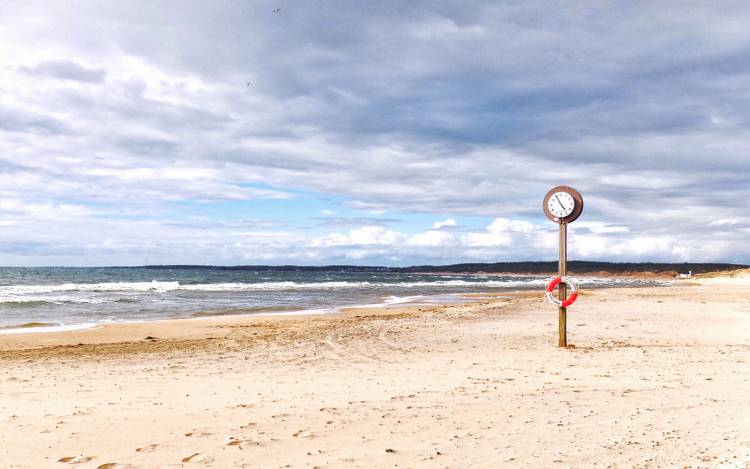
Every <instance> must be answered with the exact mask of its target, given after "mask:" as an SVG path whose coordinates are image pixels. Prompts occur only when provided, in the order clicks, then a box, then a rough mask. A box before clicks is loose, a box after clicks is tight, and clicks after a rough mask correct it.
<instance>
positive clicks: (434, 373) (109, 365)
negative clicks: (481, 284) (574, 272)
mask: <svg viewBox="0 0 750 469" xmlns="http://www.w3.org/2000/svg"><path fill="white" fill-rule="evenodd" d="M749 300H750V292H749V291H748V289H747V288H746V285H743V286H737V285H731V284H722V285H709V286H701V285H693V284H690V283H680V284H677V285H674V286H673V287H672V288H663V287H656V288H616V289H596V290H586V291H584V294H583V296H582V298H581V299H580V300H579V302H577V303H576V304H575V305H574V307H572V308H571V310H570V312H569V319H568V321H569V340H570V343H572V344H574V346H575V347H574V348H571V349H559V348H557V347H556V330H557V324H556V312H555V310H554V308H553V307H552V306H551V305H549V304H548V303H546V302H545V301H544V299H543V298H541V295H540V294H539V292H537V291H530V292H520V293H514V294H510V295H509V294H505V293H504V294H503V297H502V298H497V297H493V295H483V296H481V297H479V298H477V301H476V302H474V303H469V304H451V305H431V306H415V307H398V308H385V309H384V308H375V309H347V310H343V311H342V312H341V313H340V314H337V315H325V316H302V317H294V316H285V317H263V318H261V317H252V316H228V317H211V318H207V319H202V320H169V321H160V322H158V323H139V324H131V325H122V324H114V325H111V326H108V327H102V328H99V329H95V330H89V331H81V332H65V333H56V334H49V335H46V336H44V335H41V334H40V335H35V334H28V335H21V336H2V337H0V344H2V345H1V346H0V383H2V388H3V394H4V396H6V397H7V399H5V400H4V401H3V402H1V403H0V411H2V412H3V413H4V415H6V418H4V419H0V439H2V444H0V460H2V461H3V462H4V464H6V466H9V467H49V466H55V465H59V463H58V461H60V462H66V463H71V462H73V463H76V464H77V465H76V467H81V468H99V467H106V468H118V469H120V468H126V467H164V466H175V467H283V466H287V465H290V466H292V467H305V466H309V467H313V466H319V467H341V468H344V467H346V468H349V467H393V466H394V464H398V465H399V466H402V467H420V466H440V467H451V468H452V467H468V466H470V467H519V468H520V467H583V466H586V467H591V466H594V465H599V464H601V465H602V466H603V467H604V466H607V465H608V464H612V463H613V462H615V461H616V462H617V463H618V465H621V467H673V466H677V467H695V468H699V467H702V468H709V467H744V466H741V465H735V466H731V465H730V466H727V465H726V464H740V463H742V464H747V463H750V371H748V368H747V366H746V364H747V362H748V361H749V360H750V310H749V309H748V307H747V303H748V301H749ZM12 337H13V338H12ZM11 338H12V339H11ZM13 340H21V341H27V342H25V343H10V342H12V341H13ZM52 395H54V399H50V396H52ZM603 429H606V431H604V430H603ZM712 465H713V466H712ZM60 467H62V465H61V466H60Z"/></svg>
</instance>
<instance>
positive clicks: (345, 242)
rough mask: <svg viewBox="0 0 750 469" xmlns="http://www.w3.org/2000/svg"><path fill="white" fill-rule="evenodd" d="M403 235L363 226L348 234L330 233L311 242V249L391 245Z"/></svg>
mask: <svg viewBox="0 0 750 469" xmlns="http://www.w3.org/2000/svg"><path fill="white" fill-rule="evenodd" d="M404 238H405V237H404V235H403V234H401V233H398V232H396V231H392V230H387V229H385V228H383V227H382V226H363V227H361V228H356V229H353V230H349V233H348V234H340V233H331V234H329V235H326V236H323V237H320V238H315V239H313V240H312V246H313V247H334V246H368V245H393V244H396V243H398V242H400V241H403V239H404Z"/></svg>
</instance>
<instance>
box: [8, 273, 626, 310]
mask: <svg viewBox="0 0 750 469" xmlns="http://www.w3.org/2000/svg"><path fill="white" fill-rule="evenodd" d="M547 281H548V279H546V278H539V277H538V278H524V279H498V280H490V279H486V278H482V279H477V280H464V279H453V280H431V281H426V280H422V281H409V282H368V281H330V282H292V281H280V282H256V283H242V282H232V283H198V284H180V282H177V281H172V282H160V281H152V282H116V283H114V282H113V283H65V284H60V285H6V286H0V303H19V304H21V303H33V302H46V303H101V302H104V301H135V300H134V299H133V298H132V297H128V298H122V297H120V298H119V299H118V298H109V300H105V299H103V298H102V297H101V296H100V295H96V294H97V293H136V294H138V293H167V292H175V291H186V292H191V291H194V292H233V291H248V292H252V291H297V290H343V289H367V290H373V289H412V288H433V289H440V288H467V289H470V288H529V287H532V288H533V287H543V286H544V285H546V283H547ZM638 282H639V281H638V280H632V279H596V278H583V279H579V283H580V284H581V285H582V286H584V287H585V286H606V285H627V284H635V283H638ZM76 292H80V293H88V295H72V294H68V295H59V293H76ZM55 293H57V294H58V295H54V294H55Z"/></svg>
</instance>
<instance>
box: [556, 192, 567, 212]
mask: <svg viewBox="0 0 750 469" xmlns="http://www.w3.org/2000/svg"><path fill="white" fill-rule="evenodd" d="M555 199H557V203H558V204H560V208H561V209H563V210H566V209H565V205H563V203H562V202H561V201H560V197H558V196H557V194H555Z"/></svg>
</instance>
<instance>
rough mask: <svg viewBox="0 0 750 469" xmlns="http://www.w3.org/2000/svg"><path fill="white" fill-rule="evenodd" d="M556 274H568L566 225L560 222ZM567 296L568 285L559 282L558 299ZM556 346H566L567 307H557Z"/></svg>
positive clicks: (563, 299) (561, 299)
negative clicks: (558, 256) (558, 259)
mask: <svg viewBox="0 0 750 469" xmlns="http://www.w3.org/2000/svg"><path fill="white" fill-rule="evenodd" d="M558 271H559V272H558V274H559V275H560V277H563V276H565V275H567V274H568V225H567V223H560V264H559V266H558ZM567 297H568V287H567V286H566V285H565V283H560V301H565V299H566V298H567ZM557 319H558V332H559V340H558V342H557V346H558V347H567V346H568V309H567V308H564V307H562V306H560V307H558V313H557Z"/></svg>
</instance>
